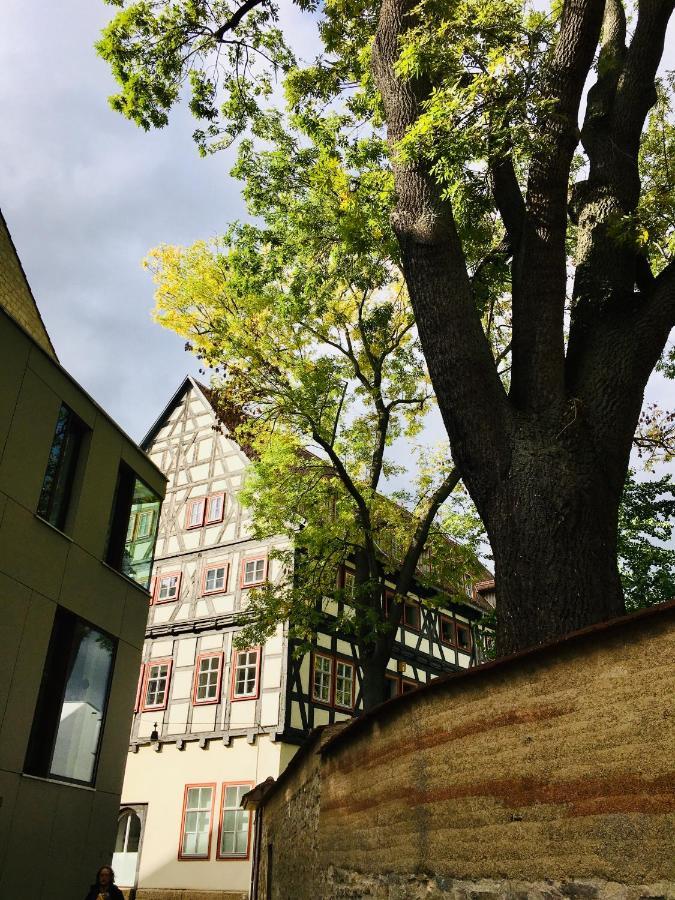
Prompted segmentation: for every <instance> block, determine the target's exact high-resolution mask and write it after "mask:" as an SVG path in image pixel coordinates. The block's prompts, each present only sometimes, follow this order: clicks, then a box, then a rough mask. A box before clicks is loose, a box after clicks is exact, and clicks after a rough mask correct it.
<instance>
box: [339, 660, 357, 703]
mask: <svg viewBox="0 0 675 900" xmlns="http://www.w3.org/2000/svg"><path fill="white" fill-rule="evenodd" d="M335 705H336V706H341V707H343V708H344V709H352V708H353V707H354V666H353V665H352V664H351V663H348V662H344V661H343V660H341V659H338V660H336V662H335Z"/></svg>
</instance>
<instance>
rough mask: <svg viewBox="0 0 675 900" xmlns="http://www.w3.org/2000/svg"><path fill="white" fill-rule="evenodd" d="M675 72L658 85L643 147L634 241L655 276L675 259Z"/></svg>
mask: <svg viewBox="0 0 675 900" xmlns="http://www.w3.org/2000/svg"><path fill="white" fill-rule="evenodd" d="M674 89H675V72H668V73H667V74H666V75H665V77H664V78H663V79H662V80H661V81H660V82H658V84H657V101H656V105H655V106H654V108H653V109H652V112H651V114H650V116H649V120H648V123H647V128H646V130H645V134H644V135H643V138H642V143H641V145H640V176H641V180H642V193H641V196H640V204H639V206H638V210H637V214H636V216H635V227H634V234H635V240H636V242H637V244H638V246H640V247H641V248H643V250H644V252H645V254H646V255H647V257H648V259H649V262H650V263H651V265H652V269H653V271H654V272H655V273H658V272H660V271H661V270H662V269H663V268H664V266H665V265H667V263H668V262H669V261H670V260H671V259H673V258H674V257H675V109H674V107H673V91H674Z"/></svg>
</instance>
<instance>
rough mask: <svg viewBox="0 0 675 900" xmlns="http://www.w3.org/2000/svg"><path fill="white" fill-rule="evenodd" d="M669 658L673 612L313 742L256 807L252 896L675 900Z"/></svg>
mask: <svg viewBox="0 0 675 900" xmlns="http://www.w3.org/2000/svg"><path fill="white" fill-rule="evenodd" d="M674 660H675V604H673V603H671V604H667V605H664V606H662V607H661V608H659V609H653V610H648V611H645V612H643V613H640V614H637V615H635V616H629V617H626V618H625V619H622V620H619V621H617V622H615V623H611V624H609V625H607V626H604V627H601V628H596V629H588V630H587V631H585V632H580V633H578V634H577V635H574V636H571V637H569V638H567V639H565V640H563V641H561V642H558V643H556V644H552V645H548V646H546V647H542V648H538V649H537V650H535V651H531V652H528V653H525V654H520V655H518V656H516V657H511V658H510V659H508V660H503V661H500V662H499V663H493V664H489V665H487V666H484V667H481V668H480V669H474V670H472V671H471V672H469V673H466V674H463V675H459V676H451V677H449V678H445V679H439V680H438V681H437V682H435V683H433V684H432V685H430V686H427V687H425V688H422V689H420V690H419V691H417V692H414V693H412V694H409V695H406V696H404V697H401V698H398V699H397V700H394V701H391V702H390V703H388V704H385V705H384V706H382V707H380V708H379V710H377V711H375V712H374V713H373V714H371V715H370V716H365V717H363V718H362V719H360V720H356V721H355V722H354V723H353V724H352V725H350V726H348V727H346V728H344V729H343V730H342V731H341V732H340V733H339V734H337V735H335V736H329V737H326V738H324V739H323V740H322V741H321V742H320V743H321V746H320V747H317V746H314V747H309V748H307V749H306V750H305V752H304V753H303V754H301V757H300V758H298V762H297V763H296V765H295V767H294V769H293V771H292V772H289V774H288V775H287V776H285V777H284V776H282V778H281V779H280V781H279V783H278V786H275V788H273V789H272V791H271V792H270V793H269V795H268V797H267V799H266V800H265V801H264V804H263V813H262V815H263V836H262V841H261V867H260V871H261V877H260V885H259V888H260V889H259V894H258V896H259V898H263V897H265V898H266V897H268V896H269V897H271V898H283V900H286V898H291V897H292V898H294V900H304V898H307V900H309V898H312V900H316V898H326V900H328V898H331V900H332V898H347V897H349V898H361V897H363V898H365V897H368V898H370V897H373V898H388V900H394V898H400V900H403V898H410V900H412V898H418V897H419V898H421V897H424V898H425V900H432V898H441V897H444V898H445V897H448V898H449V897H452V898H453V900H464V898H465V897H466V898H467V900H476V898H481V897H485V898H486V900H488V898H490V900H491V898H495V900H496V898H502V897H503V898H506V897H513V898H518V900H521V898H525V897H532V898H533V900H534V898H537V900H539V898H541V900H543V898H546V900H555V898H558V897H561V898H562V897H569V898H584V900H586V898H595V897H598V898H603V900H604V898H609V897H610V896H611V897H617V898H618V897H622V898H623V897H625V898H627V900H631V898H637V897H666V896H668V897H670V896H673V897H675V853H674V852H673V850H674V847H675V844H674V839H673V835H674V834H675V753H673V748H675V708H674V706H673V701H674V697H675V670H674V663H673V661H674ZM317 750H318V752H317ZM317 823H318V824H317ZM270 844H271V845H272V859H273V865H272V878H271V891H270V892H269V893H268V891H267V884H266V878H267V873H266V854H267V852H268V851H267V847H268V846H269V845H270Z"/></svg>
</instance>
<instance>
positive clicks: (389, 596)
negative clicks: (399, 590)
mask: <svg viewBox="0 0 675 900" xmlns="http://www.w3.org/2000/svg"><path fill="white" fill-rule="evenodd" d="M393 598H394V592H393V591H390V590H389V589H388V588H384V589H383V591H382V611H383V612H384V617H385V619H388V618H389V610H390V608H391V602H392V600H393Z"/></svg>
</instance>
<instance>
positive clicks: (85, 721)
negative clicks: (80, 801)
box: [50, 620, 116, 783]
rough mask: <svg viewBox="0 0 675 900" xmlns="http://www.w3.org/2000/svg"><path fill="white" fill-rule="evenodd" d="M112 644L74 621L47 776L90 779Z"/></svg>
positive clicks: (111, 661) (91, 629) (101, 635)
mask: <svg viewBox="0 0 675 900" xmlns="http://www.w3.org/2000/svg"><path fill="white" fill-rule="evenodd" d="M115 644H116V642H115V641H114V639H113V638H111V637H109V636H108V635H106V634H103V633H102V632H100V631H97V630H96V629H95V628H93V627H92V626H90V625H88V624H87V623H86V622H83V621H82V620H77V624H76V626H75V634H74V641H73V644H72V650H71V656H70V660H69V665H68V670H69V674H68V678H67V682H66V688H65V694H64V698H63V703H62V706H61V714H60V718H59V724H58V729H57V732H56V740H55V742H54V750H53V753H52V761H51V766H50V775H54V776H56V777H61V778H72V779H75V780H77V781H84V782H87V783H89V782H91V780H92V778H93V774H94V766H95V763H96V757H97V752H98V746H99V738H100V734H101V728H102V724H103V716H104V712H105V706H106V701H107V697H108V691H109V683H110V674H111V671H112V664H113V657H114V651H115Z"/></svg>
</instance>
